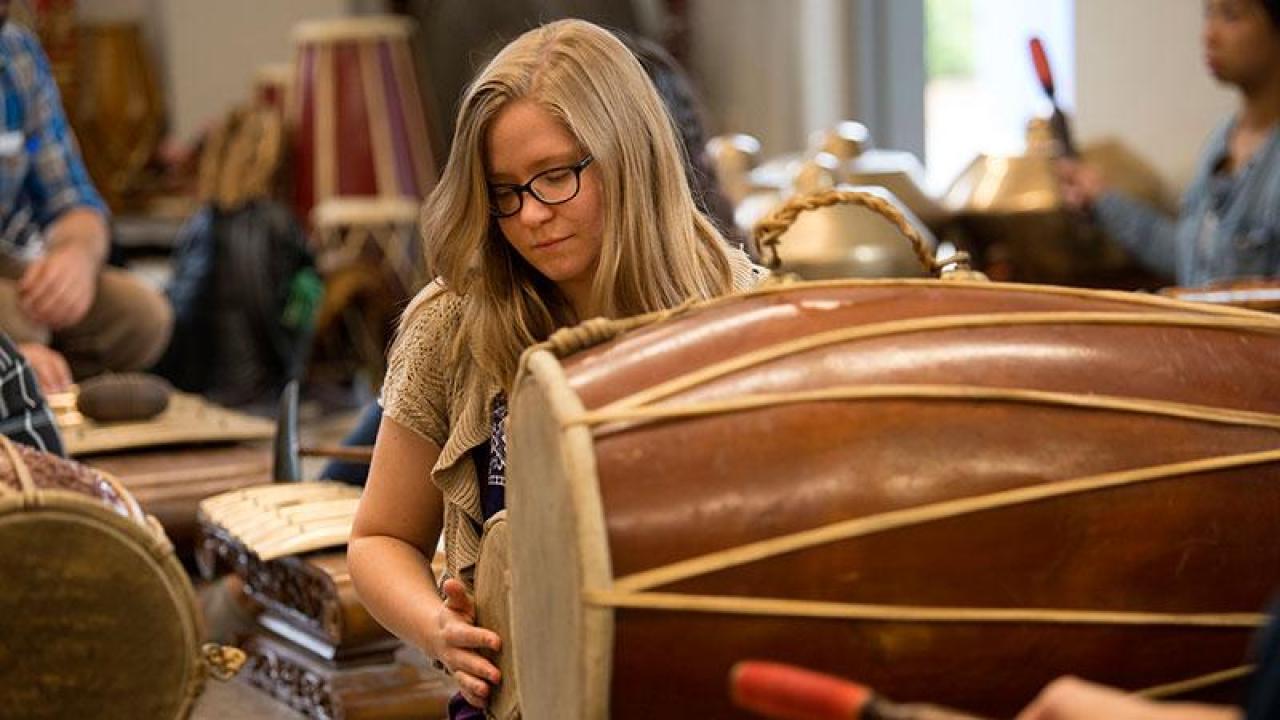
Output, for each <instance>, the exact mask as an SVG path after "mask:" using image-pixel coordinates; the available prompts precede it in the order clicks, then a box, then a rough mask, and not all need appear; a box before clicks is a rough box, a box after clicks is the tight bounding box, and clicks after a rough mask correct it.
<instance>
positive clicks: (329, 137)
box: [288, 16, 435, 222]
mask: <svg viewBox="0 0 1280 720" xmlns="http://www.w3.org/2000/svg"><path fill="white" fill-rule="evenodd" d="M412 32H413V22H412V21H410V20H408V19H405V18H401V17H394V16H366V17H359V18H342V19H338V20H323V21H313V22H306V23H301V24H299V25H298V26H297V27H296V28H295V30H294V45H295V49H296V52H295V54H294V68H293V72H294V82H293V90H292V93H291V95H290V103H289V109H288V112H289V118H290V123H289V124H290V126H291V129H292V133H293V150H294V153H293V157H294V210H295V211H296V212H297V215H298V218H299V219H301V220H303V221H304V222H310V221H311V220H312V217H311V213H312V211H313V209H314V208H315V207H316V206H318V205H320V204H322V203H324V202H326V201H329V200H335V199H343V200H348V201H357V202H367V203H369V204H370V206H371V207H374V208H376V207H378V206H379V205H381V204H383V203H384V202H385V201H389V200H390V201H401V200H405V199H409V200H414V201H417V200H421V198H422V197H423V196H425V195H426V193H427V192H428V191H429V190H430V189H431V186H432V185H433V184H434V182H435V170H434V165H433V163H432V162H431V157H430V146H429V145H428V140H427V125H426V121H425V119H424V117H423V112H422V100H421V96H420V93H419V90H418V81H417V77H416V76H415V74H414V62H413V58H412V56H411V54H410V50H409V37H410V34H411V33H412ZM394 205H395V203H393V206H394Z"/></svg>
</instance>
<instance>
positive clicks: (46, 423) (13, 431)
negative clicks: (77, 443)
mask: <svg viewBox="0 0 1280 720" xmlns="http://www.w3.org/2000/svg"><path fill="white" fill-rule="evenodd" d="M0 435H4V436H5V437H7V438H9V439H10V440H12V441H14V442H17V443H22V444H24V445H29V446H31V447H33V448H35V449H37V450H43V451H45V452H51V453H54V454H56V455H63V456H65V453H64V452H63V449H62V438H61V436H59V435H58V427H57V425H55V424H54V422H53V413H52V412H51V411H50V410H49V405H48V404H47V403H46V402H45V400H44V396H43V395H41V394H40V388H39V387H37V386H36V377H35V374H34V373H33V372H32V371H31V366H30V365H28V364H27V360H26V358H24V357H22V354H21V353H19V352H18V348H17V347H16V346H14V344H13V341H11V340H10V339H9V337H8V336H7V335H5V334H3V333H0Z"/></svg>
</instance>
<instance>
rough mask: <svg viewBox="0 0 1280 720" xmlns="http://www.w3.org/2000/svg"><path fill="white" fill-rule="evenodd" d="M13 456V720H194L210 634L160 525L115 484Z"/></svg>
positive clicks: (1, 571)
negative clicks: (203, 650)
mask: <svg viewBox="0 0 1280 720" xmlns="http://www.w3.org/2000/svg"><path fill="white" fill-rule="evenodd" d="M3 445H4V446H5V447H4V452H3V453H0V577H2V578H4V585H5V590H4V592H0V618H4V621H3V622H0V667H2V668H3V669H4V672H2V673H0V708H4V710H3V711H2V713H3V714H4V716H5V717H59V718H63V717H65V718H75V717H83V718H88V717H93V718H107V719H108V720H114V719H117V718H118V719H120V720H125V719H126V718H127V719H129V720H136V719H140V718H144V719H147V720H152V719H154V720H161V719H164V720H170V719H176V718H183V717H186V715H187V714H188V713H189V711H190V708H191V705H192V703H193V702H194V700H195V697H196V695H197V694H198V693H199V691H200V689H201V687H202V686H203V681H204V673H205V668H204V664H203V662H202V661H201V659H200V651H199V644H200V642H201V641H202V639H203V634H204V630H203V627H202V624H201V621H200V618H199V615H198V614H197V611H196V605H195V595H194V592H193V591H192V588H191V584H190V582H189V581H188V579H187V575H186V572H185V571H184V570H183V568H182V566H181V565H180V564H179V563H178V561H177V559H176V558H175V557H174V555H173V548H172V546H171V545H170V544H169V541H168V539H167V538H166V537H165V536H164V534H163V533H162V532H161V531H160V529H159V525H158V524H157V523H154V522H150V521H149V520H148V519H146V518H144V516H143V515H142V513H141V511H139V510H138V508H137V505H136V503H134V501H133V499H132V498H131V497H129V495H128V493H127V491H125V490H124V489H123V487H122V486H121V485H120V484H119V483H117V482H115V481H114V480H112V479H111V478H109V477H106V476H101V475H98V474H97V473H95V472H94V471H92V470H89V469H87V468H85V467H83V466H81V465H79V464H77V463H73V462H70V461H67V460H63V459H61V458H57V457H54V456H52V455H47V454H44V453H40V452H37V451H35V450H30V449H27V448H22V447H19V446H16V445H13V444H12V443H10V442H9V441H7V440H4V441H3ZM6 658H7V659H9V660H10V662H6V661H5V660H6Z"/></svg>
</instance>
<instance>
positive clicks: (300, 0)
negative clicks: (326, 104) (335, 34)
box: [77, 0, 348, 140]
mask: <svg viewBox="0 0 1280 720" xmlns="http://www.w3.org/2000/svg"><path fill="white" fill-rule="evenodd" d="M347 6H348V2H347V0H216V1H210V0H79V4H78V5H77V13H78V15H79V19H80V20H82V21H93V20H121V19H132V20H139V21H141V22H142V23H143V28H144V32H145V34H146V36H147V39H148V41H149V42H150V43H151V47H150V48H149V49H150V50H151V51H152V54H153V56H154V59H155V61H156V63H157V66H158V67H160V68H161V73H160V78H161V84H162V86H163V92H164V95H165V99H166V102H167V104H168V110H169V127H170V130H171V132H172V134H173V135H174V136H175V137H177V138H178V139H181V140H190V139H191V138H192V137H194V136H195V135H196V134H197V133H198V132H199V131H200V129H201V128H202V127H203V126H204V125H205V124H206V123H208V122H210V121H213V120H217V119H218V118H219V117H221V116H222V114H223V113H225V112H226V111H227V110H228V109H230V108H231V107H232V106H233V105H234V104H236V103H237V102H240V101H241V100H244V99H246V98H247V97H248V96H249V92H250V89H251V87H252V82H253V78H254V73H255V72H256V71H257V69H258V68H259V67H260V66H262V65H265V64H268V63H279V62H288V61H289V59H290V58H291V56H292V53H293V45H292V41H291V39H290V34H289V33H290V30H291V29H292V27H293V26H294V24H295V23H297V22H299V21H300V20H307V19H314V18H327V17H338V16H341V15H345V14H346V11H347Z"/></svg>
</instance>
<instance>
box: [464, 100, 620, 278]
mask: <svg viewBox="0 0 1280 720" xmlns="http://www.w3.org/2000/svg"><path fill="white" fill-rule="evenodd" d="M586 156H587V152H586V151H585V150H584V149H583V148H582V146H581V145H579V144H578V141H577V140H576V139H575V138H574V136H573V135H572V134H571V133H570V132H569V130H568V129H567V128H565V127H564V125H562V124H561V123H560V121H559V120H557V119H556V118H555V116H553V115H552V114H551V113H550V112H548V111H547V110H546V109H545V108H543V107H542V106H541V105H539V104H537V103H535V102H533V101H531V100H516V101H514V102H511V103H508V104H507V105H506V106H505V107H503V108H502V110H500V111H498V115H497V116H496V117H495V118H494V119H493V121H492V122H491V123H490V125H489V132H488V137H487V145H486V148H485V167H486V174H487V177H486V180H487V181H488V183H489V186H490V188H493V187H494V186H496V185H522V184H524V183H527V182H529V181H530V180H531V179H532V178H533V177H534V176H535V175H538V174H539V173H544V172H546V171H548V170H553V169H556V168H572V167H573V166H575V165H578V164H579V163H580V162H581V161H582V160H583V159H584V158H585V157H586ZM567 172H568V173H569V175H562V174H560V173H554V174H552V176H551V177H552V178H553V179H556V181H557V182H561V183H564V182H567V183H572V182H573V178H572V177H571V175H572V172H573V171H572V170H571V169H570V170H568V171H567ZM601 195H602V193H601V182H600V173H599V169H598V168H597V167H596V165H595V164H594V163H592V164H588V165H587V166H586V168H584V169H583V170H582V171H581V175H580V184H579V189H578V194H577V195H576V196H574V197H573V199H571V200H568V201H566V202H563V203H559V204H556V205H547V204H545V203H543V202H541V201H539V200H538V199H537V198H535V197H533V195H532V194H531V193H529V192H524V193H522V194H521V200H522V204H521V207H520V210H519V211H518V212H516V213H515V214H514V215H511V216H510V217H505V218H499V219H498V227H499V228H500V229H501V230H502V234H503V236H505V237H506V239H507V242H508V243H510V244H511V247H513V248H515V250H516V252H518V253H520V256H521V257H523V258H524V259H525V260H526V261H527V262H528V263H529V264H530V265H532V266H533V267H534V268H535V269H537V271H538V272H540V273H542V274H543V275H544V276H546V277H547V279H549V280H551V281H552V282H554V283H556V285H558V286H559V287H560V288H561V289H562V290H565V291H566V294H567V295H569V296H570V297H574V296H581V295H580V294H576V293H574V292H572V291H569V290H568V288H576V289H578V290H579V291H582V290H584V289H586V288H590V286H591V280H592V278H593V277H594V275H595V270H596V265H597V264H598V262H599V260H600V248H601V245H602V243H603V236H604V204H603V198H602V196H601Z"/></svg>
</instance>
